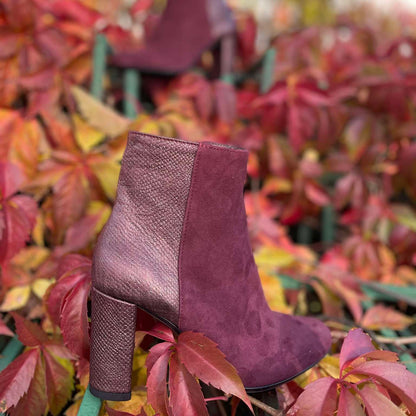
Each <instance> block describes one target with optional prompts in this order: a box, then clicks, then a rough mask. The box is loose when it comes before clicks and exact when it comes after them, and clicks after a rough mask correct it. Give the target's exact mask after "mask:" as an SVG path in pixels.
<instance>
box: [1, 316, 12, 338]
mask: <svg viewBox="0 0 416 416" xmlns="http://www.w3.org/2000/svg"><path fill="white" fill-rule="evenodd" d="M0 335H6V336H8V337H13V336H14V334H13V332H12V330H11V329H10V328H9V327H8V326H7V325H6V324H5V323H4V322H3V320H2V319H0Z"/></svg>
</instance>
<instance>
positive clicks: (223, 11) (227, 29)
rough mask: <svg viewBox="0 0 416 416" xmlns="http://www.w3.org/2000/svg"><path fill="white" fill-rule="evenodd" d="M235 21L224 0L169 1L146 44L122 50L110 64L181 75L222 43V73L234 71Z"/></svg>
mask: <svg viewBox="0 0 416 416" xmlns="http://www.w3.org/2000/svg"><path fill="white" fill-rule="evenodd" d="M234 32H235V22H234V20H233V17H232V13H231V11H230V10H229V9H228V7H227V6H226V4H225V3H224V1H223V0H169V1H168V2H167V6H166V9H165V11H164V13H163V15H162V17H161V20H160V23H159V24H158V26H157V27H156V28H155V29H154V30H153V31H152V33H151V35H150V36H149V39H148V40H147V42H146V45H145V46H144V47H143V48H141V49H139V50H136V51H128V52H119V53H115V54H114V55H113V56H111V57H110V63H112V64H114V65H115V66H118V67H122V68H136V69H139V70H140V71H141V72H149V73H155V74H170V75H172V74H177V73H180V72H183V71H185V70H187V69H189V68H190V67H192V66H193V65H194V64H195V63H196V62H197V61H198V59H199V58H200V57H201V55H202V53H203V52H204V51H205V50H206V49H209V48H211V47H213V46H214V45H215V44H216V43H218V42H220V53H221V56H220V66H221V68H220V71H221V75H226V74H230V73H231V72H232V68H231V65H232V62H233V59H234Z"/></svg>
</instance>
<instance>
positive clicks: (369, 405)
mask: <svg viewBox="0 0 416 416" xmlns="http://www.w3.org/2000/svg"><path fill="white" fill-rule="evenodd" d="M360 395H361V397H362V399H363V402H364V404H365V410H366V411H367V414H368V416H403V415H404V413H403V412H402V411H401V410H400V409H399V408H398V407H397V406H396V405H395V404H394V403H393V402H392V401H391V400H390V399H389V398H388V397H386V396H385V395H384V394H382V393H380V392H379V391H378V390H377V389H376V388H375V387H370V386H369V385H365V386H364V387H363V388H362V389H361V390H360ZM363 414H364V413H363ZM355 415H356V414H355V413H354V416H355Z"/></svg>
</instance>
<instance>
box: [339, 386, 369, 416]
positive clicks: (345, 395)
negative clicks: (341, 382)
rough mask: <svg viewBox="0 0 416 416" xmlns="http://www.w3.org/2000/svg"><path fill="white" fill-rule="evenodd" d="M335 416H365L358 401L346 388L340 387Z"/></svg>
mask: <svg viewBox="0 0 416 416" xmlns="http://www.w3.org/2000/svg"><path fill="white" fill-rule="evenodd" d="M337 416H365V412H364V409H363V408H362V406H361V403H360V401H359V400H358V399H357V397H356V396H354V394H352V393H351V392H350V390H348V389H347V388H346V387H344V386H342V387H341V393H340V396H339V402H338V413H337Z"/></svg>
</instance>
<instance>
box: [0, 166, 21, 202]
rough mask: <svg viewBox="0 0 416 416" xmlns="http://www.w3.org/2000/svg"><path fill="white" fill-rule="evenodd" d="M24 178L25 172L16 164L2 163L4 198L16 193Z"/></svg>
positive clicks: (1, 192)
mask: <svg viewBox="0 0 416 416" xmlns="http://www.w3.org/2000/svg"><path fill="white" fill-rule="evenodd" d="M23 180H24V177H23V174H22V172H21V171H20V169H19V168H18V167H17V166H16V165H13V164H12V163H4V162H1V163H0V195H1V198H2V199H7V198H9V197H10V196H12V195H13V194H15V193H16V192H17V191H18V189H19V187H20V185H21V184H22V183H23Z"/></svg>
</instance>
